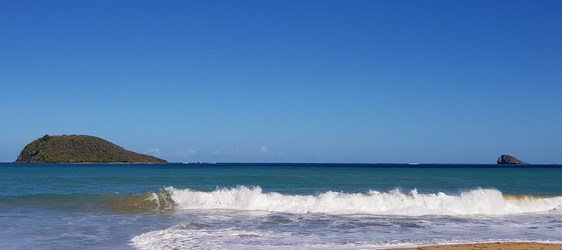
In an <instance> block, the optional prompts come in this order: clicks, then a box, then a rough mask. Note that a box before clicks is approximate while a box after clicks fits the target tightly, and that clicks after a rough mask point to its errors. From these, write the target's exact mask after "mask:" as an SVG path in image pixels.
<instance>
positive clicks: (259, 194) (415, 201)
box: [166, 186, 562, 216]
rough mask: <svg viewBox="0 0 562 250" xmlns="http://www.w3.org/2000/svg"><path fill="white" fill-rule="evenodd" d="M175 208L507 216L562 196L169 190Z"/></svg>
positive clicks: (553, 203) (550, 204) (557, 202)
mask: <svg viewBox="0 0 562 250" xmlns="http://www.w3.org/2000/svg"><path fill="white" fill-rule="evenodd" d="M166 191H167V193H169V194H170V197H171V198H172V200H173V201H174V202H175V203H176V209H231V210H243V211H252V210H253V211H268V212H282V213H323V214H374V215H406V216H408V215H411V216H417V215H507V214H520V213H540V212H548V211H554V210H559V211H560V209H561V208H562V197H536V196H506V195H503V194H502V193H501V192H500V191H498V190H495V189H475V190H471V191H468V192H462V193H460V194H458V195H451V194H445V193H442V192H439V193H431V194H420V193H418V192H417V190H415V189H414V190H412V191H410V192H408V193H403V192H400V191H399V190H393V191H390V192H378V191H371V192H368V193H342V192H332V191H330V192H325V193H321V194H318V195H287V194H281V193H276V192H263V191H262V189H261V188H260V187H246V186H239V187H236V188H222V189H218V190H215V191H211V192H204V191H197V190H192V189H176V188H173V187H168V188H166Z"/></svg>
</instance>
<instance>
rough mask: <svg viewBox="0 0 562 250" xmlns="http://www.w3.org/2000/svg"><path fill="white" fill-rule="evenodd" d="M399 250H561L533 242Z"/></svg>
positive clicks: (560, 249) (557, 246)
mask: <svg viewBox="0 0 562 250" xmlns="http://www.w3.org/2000/svg"><path fill="white" fill-rule="evenodd" d="M398 249H400V250H562V244H544V243H533V242H502V243H478V244H459V245H443V246H426V247H414V248H398Z"/></svg>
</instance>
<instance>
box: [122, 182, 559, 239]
mask: <svg viewBox="0 0 562 250" xmlns="http://www.w3.org/2000/svg"><path fill="white" fill-rule="evenodd" d="M162 194H165V195H166V196H167V197H168V196H169V197H170V198H171V199H172V200H173V202H174V203H175V205H174V211H175V213H178V214H190V215H191V216H193V217H192V218H191V219H189V220H187V221H184V222H182V223H179V224H176V225H174V226H172V227H169V228H167V229H163V230H155V231H150V232H147V233H144V234H140V235H137V236H135V237H134V238H132V239H131V245H132V246H134V247H136V248H138V249H174V248H189V249H193V248H209V249H249V248H252V249H254V248H255V249H286V248H291V249H382V248H394V247H414V246H419V245H436V244H454V243H467V242H490V241H528V240H533V241H544V242H553V241H555V242H556V241H559V240H562V220H561V219H559V217H560V216H561V215H562V212H561V208H562V197H541V196H529V195H504V194H502V193H501V192H500V191H498V190H496V189H474V190H470V191H466V192H460V193H458V194H446V193H444V192H438V193H429V194H420V193H418V192H417V190H415V189H414V190H411V191H409V192H400V191H398V190H391V191H388V192H379V191H370V192H367V193H343V192H332V191H330V192H324V193H320V194H317V195H287V194H281V193H277V192H264V191H263V190H262V189H261V188H260V187H246V186H239V187H235V188H220V189H217V190H215V191H197V190H192V189H176V188H173V187H168V188H166V189H165V190H163V191H162V192H160V195H162ZM537 235H541V236H540V237H539V238H537Z"/></svg>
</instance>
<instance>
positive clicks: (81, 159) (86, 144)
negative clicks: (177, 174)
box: [15, 135, 167, 163]
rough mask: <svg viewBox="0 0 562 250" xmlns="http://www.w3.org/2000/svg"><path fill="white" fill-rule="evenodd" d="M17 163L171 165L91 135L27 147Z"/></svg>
mask: <svg viewBox="0 0 562 250" xmlns="http://www.w3.org/2000/svg"><path fill="white" fill-rule="evenodd" d="M15 162H16V163H167V161H166V160H163V159H159V158H156V157H154V156H150V155H144V154H139V153H135V152H132V151H129V150H126V149H124V148H122V147H120V146H118V145H116V144H114V143H111V142H109V141H107V140H104V139H102V138H99V137H95V136H89V135H53V136H51V135H45V136H43V137H41V138H39V139H37V140H34V141H33V142H31V143H29V144H27V145H26V146H25V147H24V148H23V150H22V151H21V153H20V155H19V156H18V158H17V160H16V161H15Z"/></svg>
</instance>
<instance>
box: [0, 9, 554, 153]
mask: <svg viewBox="0 0 562 250" xmlns="http://www.w3.org/2000/svg"><path fill="white" fill-rule="evenodd" d="M560 13H562V2H561V1H371V0H368V1H367V0H365V1H361V0H357V1H320V0H317V1H308V0H299V1H262V0H260V1H109V0H107V1H56V0H54V1H25V0H24V1H22V0H17V1H16V0H8V1H2V3H0V34H1V35H0V101H1V103H0V116H1V121H0V124H1V125H0V126H1V129H0V161H13V160H15V158H16V157H17V155H18V153H19V151H20V150H21V149H22V148H23V146H25V144H26V143H28V142H30V141H31V140H33V139H36V138H38V137H40V136H42V135H44V134H89V135H96V136H100V137H102V138H105V139H108V140H110V141H112V142H114V143H117V144H119V145H121V146H123V147H125V148H127V149H130V150H134V151H137V152H142V153H149V154H152V155H156V156H160V157H163V158H165V159H167V160H170V161H219V162H220V161H236V162H263V161H265V162H427V163H429V162H434V163H494V162H495V160H496V158H497V157H498V156H499V155H500V154H503V153H509V154H513V155H515V156H518V157H519V158H522V159H523V160H526V161H529V162H534V163H562V143H560V142H561V141H562V132H561V131H562V130H561V128H562V98H561V94H562V46H561V44H562V30H561V29H562V15H560Z"/></svg>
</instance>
